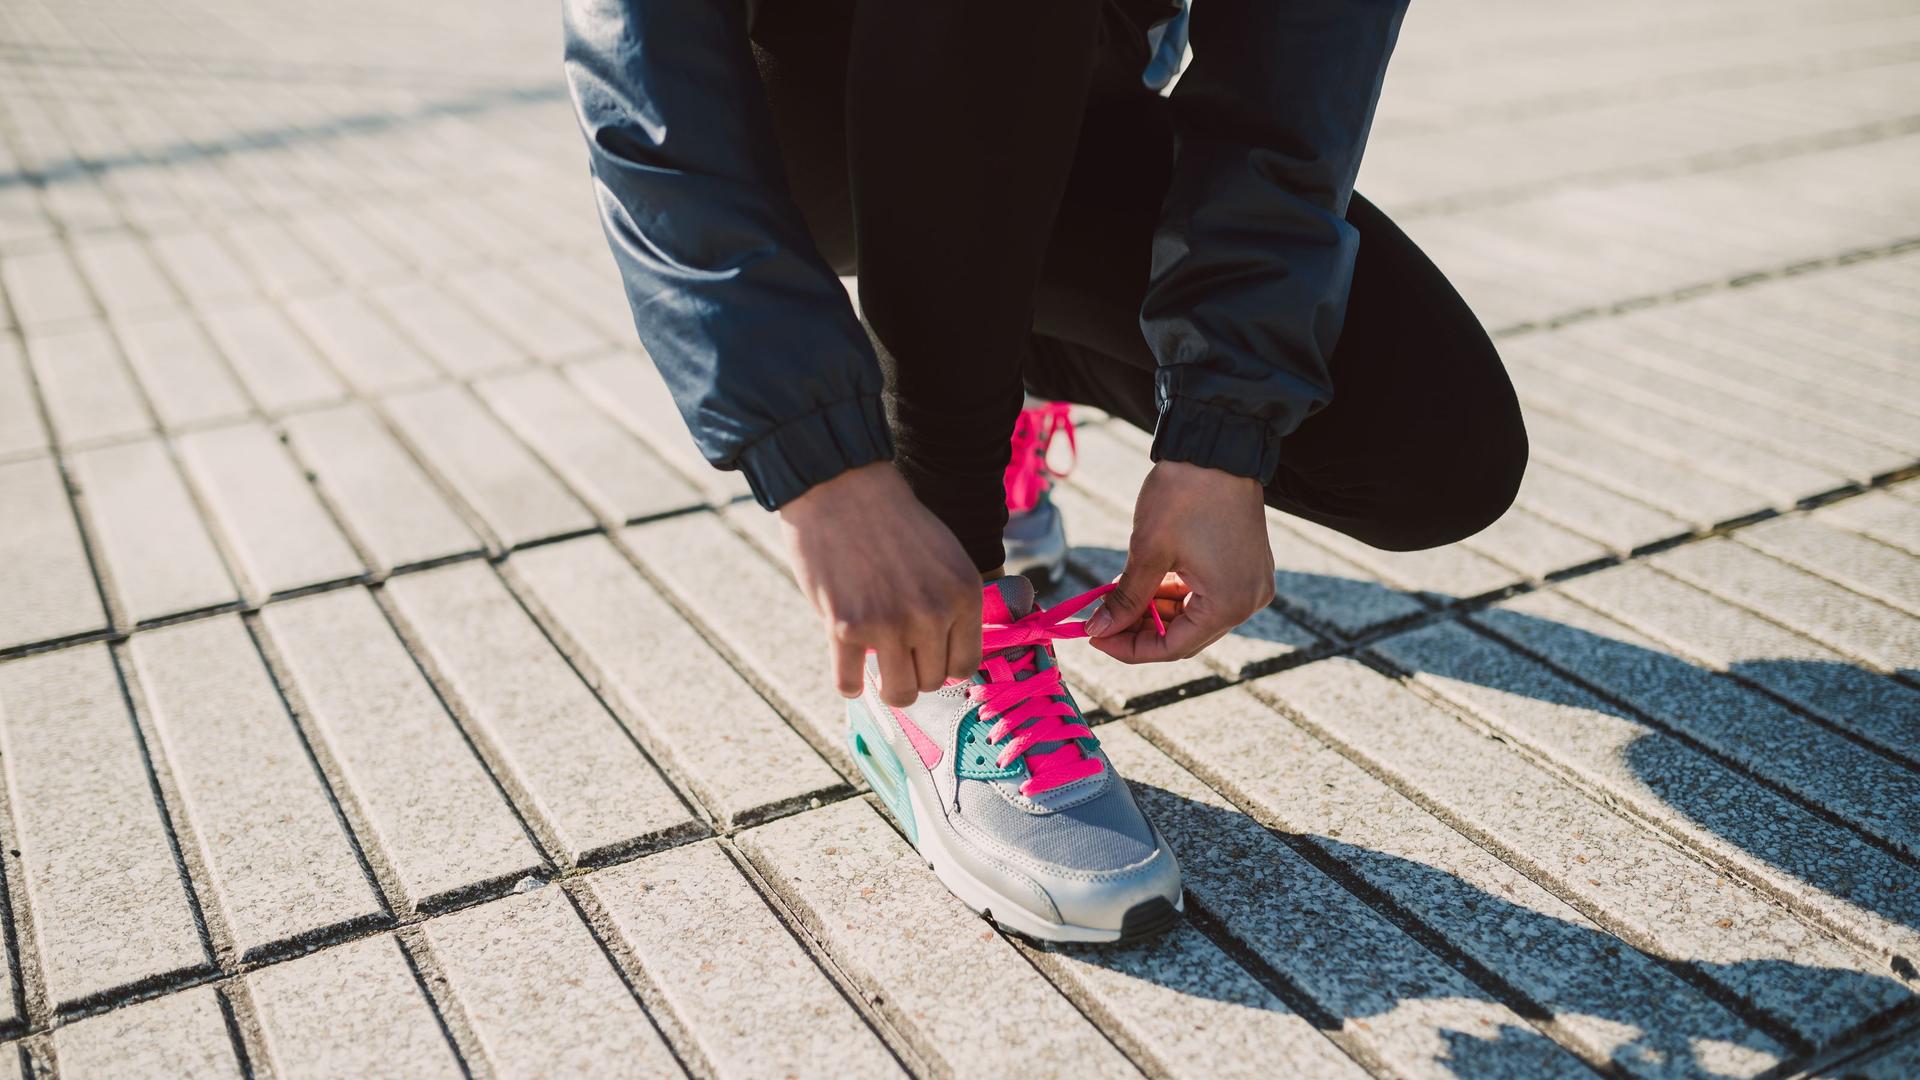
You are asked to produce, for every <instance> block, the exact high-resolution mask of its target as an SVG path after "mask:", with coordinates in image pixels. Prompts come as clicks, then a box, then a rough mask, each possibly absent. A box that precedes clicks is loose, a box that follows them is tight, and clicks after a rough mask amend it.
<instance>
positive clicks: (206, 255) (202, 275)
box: [148, 232, 254, 303]
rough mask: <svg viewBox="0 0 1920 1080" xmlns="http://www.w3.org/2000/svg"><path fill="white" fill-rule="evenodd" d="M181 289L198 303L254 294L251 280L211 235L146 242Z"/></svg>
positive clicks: (160, 237)
mask: <svg viewBox="0 0 1920 1080" xmlns="http://www.w3.org/2000/svg"><path fill="white" fill-rule="evenodd" d="M148 242H149V244H151V246H152V248H153V254H154V257H155V258H157V259H159V260H160V263H161V265H162V266H165V267H166V268H167V272H168V273H169V274H171V275H172V277H173V280H174V281H175V282H176V283H178V285H179V286H180V288H181V290H182V291H184V292H185V293H186V294H187V295H188V296H190V297H192V298H193V299H194V300H197V301H199V302H201V303H210V302H217V301H221V300H231V299H235V298H238V297H244V296H251V295H253V293H254V277H253V275H252V274H250V273H248V272H247V269H246V267H244V266H242V265H240V263H239V262H238V261H237V260H236V259H234V257H233V256H232V255H231V254H230V253H228V251H227V249H226V245H224V244H222V243H220V241H219V240H217V239H215V237H214V235H213V234H212V233H205V232H183V233H161V234H159V235H157V236H154V237H153V238H152V239H151V240H149V241H148Z"/></svg>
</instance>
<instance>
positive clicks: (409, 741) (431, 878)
mask: <svg viewBox="0 0 1920 1080" xmlns="http://www.w3.org/2000/svg"><path fill="white" fill-rule="evenodd" d="M261 621H262V622H263V623H265V625H266V628H267V632H268V633H269V634H270V635H271V637H272V640H273V643H274V645H275V648H276V651H277V652H278V654H279V656H280V657H281V659H282V661H283V663H284V664H285V666H286V669H287V672H288V674H289V678H290V680H291V682H292V688H293V689H294V690H296V691H297V692H298V694H299V701H300V703H301V706H302V708H303V710H304V714H305V718H306V721H307V724H308V726H309V728H310V729H311V731H312V732H314V733H315V734H316V735H317V736H318V738H319V741H320V742H321V743H322V744H323V745H324V748H325V750H326V751H327V753H328V754H329V756H330V757H331V759H332V761H333V762H334V763H335V768H336V769H337V770H338V775H339V777H340V778H341V779H342V780H343V781H344V788H345V790H344V791H341V792H339V795H340V798H341V800H342V801H343V802H348V801H350V802H352V803H354V804H356V805H357V807H358V808H359V811H360V815H361V818H362V819H363V820H364V822H365V824H364V825H363V826H362V827H361V830H360V831H361V833H362V835H363V836H365V837H366V838H367V839H368V840H369V841H370V842H371V843H372V844H373V845H375V846H377V848H378V853H377V855H374V856H373V857H375V858H376V859H383V860H384V861H385V863H386V864H387V865H388V866H390V867H391V868H392V872H393V875H394V877H395V879H397V880H398V881H399V883H400V886H401V888H402V889H403V890H404V892H405V897H406V902H407V903H408V904H409V905H410V906H411V907H412V908H413V909H414V910H420V909H422V908H429V909H430V908H434V907H437V906H441V905H443V904H445V903H446V902H449V901H452V900H456V899H458V898H460V897H462V896H465V895H469V894H471V893H472V892H474V891H475V890H477V889H482V888H486V887H489V886H492V885H497V884H499V883H501V882H507V881H514V880H518V879H519V878H520V877H522V876H524V875H525V874H528V873H531V872H533V871H535V870H536V869H538V868H539V867H540V865H541V863H542V859H541V857H540V853H539V852H538V851H537V850H535V849H534V847H533V844H532V843H531V842H530V841H529V840H528V839H527V835H526V833H525V831H524V830H523V829H522V828H521V826H520V822H519V820H518V819H516V818H515V817H514V815H513V811H512V810H511V809H510V808H509V807H508V806H507V804H506V802H505V801H504V800H503V799H502V798H501V796H500V792H499V790H498V789H497V788H496V787H495V786H494V782H493V780H492V778H491V777H490V776H488V774H487V770H486V768H485V766H483V765H482V764H481V763H480V760H479V759H478V758H476V757H475V756H474V752H473V749H472V748H471V747H470V746H469V745H468V744H467V741H466V738H465V736H463V735H462V734H461V731H460V728H459V727H458V726H457V725H456V724H455V723H454V721H453V719H452V717H450V716H448V715H447V711H446V709H445V707H444V706H442V705H441V704H440V700H439V698H438V697H436V696H435V695H434V692H433V689H432V687H431V686H429V685H428V684H427V681H426V679H425V678H424V677H423V676H422V675H421V674H420V670H419V668H418V667H416V666H415V664H414V661H413V658H412V657H411V656H409V655H408V654H407V651H406V648H405V646H404V645H402V644H401V643H400V640H399V639H398V638H396V637H395V636H394V633H393V630H392V628H391V627H389V626H388V625H387V621H386V618H385V616H383V615H382V614H381V613H380V609H379V607H378V606H377V605H376V604H375V603H374V601H373V599H372V597H371V596H369V595H368V594H367V593H366V592H364V591H362V590H360V589H339V590H336V591H333V592H327V593H321V594H319V595H316V596H310V597H304V598H302V599H298V600H291V601H288V602H286V603H283V604H274V605H272V606H271V607H268V608H267V609H266V610H265V611H264V612H262V615H261ZM370 854H371V853H370Z"/></svg>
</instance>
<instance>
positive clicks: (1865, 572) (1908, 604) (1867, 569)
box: [1735, 512, 1920, 615]
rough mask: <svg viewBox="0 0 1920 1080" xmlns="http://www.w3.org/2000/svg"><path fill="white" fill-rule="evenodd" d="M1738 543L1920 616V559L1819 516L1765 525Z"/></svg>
mask: <svg viewBox="0 0 1920 1080" xmlns="http://www.w3.org/2000/svg"><path fill="white" fill-rule="evenodd" d="M1914 516H1915V517H1916V518H1920V515H1914ZM1735 539H1737V540H1739V541H1740V543H1742V544H1745V545H1746V546H1748V547H1750V548H1753V549H1755V550H1757V551H1763V552H1765V553H1766V554H1768V555H1771V556H1773V557H1774V558H1776V559H1779V560H1781V561H1783V562H1790V563H1793V564H1794V565H1796V566H1798V567H1800V568H1801V569H1803V570H1808V571H1811V572H1813V573H1815V574H1818V575H1819V576H1821V577H1823V578H1826V579H1827V580H1828V581H1832V582H1837V583H1838V584H1841V585H1845V586H1846V587H1847V588H1849V589H1852V590H1853V591H1854V592H1857V593H1864V594H1865V595H1867V596H1871V597H1873V598H1874V599H1875V600H1878V601H1880V602H1881V603H1883V604H1890V605H1892V606H1893V607H1897V608H1899V609H1900V610H1902V611H1904V612H1906V613H1907V614H1909V615H1920V558H1915V557H1914V556H1913V555H1911V554H1909V553H1907V552H1903V551H1899V550H1897V549H1895V548H1892V547H1888V546H1887V545H1885V544H1882V543H1879V542H1878V541H1875V540H1871V539H1868V538H1867V537H1864V536H1861V535H1859V534H1858V533H1853V532H1848V531H1847V530H1845V529H1843V528H1840V527H1838V526H1837V525H1830V524H1828V523H1827V522H1826V520H1825V519H1824V518H1823V517H1822V515H1820V514H1819V513H1817V512H1816V513H1814V514H1811V515H1807V514H1795V515H1790V516H1787V517H1780V518H1775V519H1773V520H1772V521H1763V522H1760V523H1759V524H1757V525H1755V526H1753V527H1752V528H1749V529H1742V530H1740V532H1739V533H1738V534H1737V535H1736V537H1735Z"/></svg>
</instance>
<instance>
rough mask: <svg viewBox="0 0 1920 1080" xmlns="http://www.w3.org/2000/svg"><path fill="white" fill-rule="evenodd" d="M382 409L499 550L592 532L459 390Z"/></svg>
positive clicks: (587, 517) (417, 395)
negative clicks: (492, 537)
mask: <svg viewBox="0 0 1920 1080" xmlns="http://www.w3.org/2000/svg"><path fill="white" fill-rule="evenodd" d="M386 407H387V410H388V412H389V413H390V414H391V415H392V416H393V418H394V420H395V422H396V423H397V424H398V425H399V427H400V430H401V433H402V434H403V435H405V436H406V438H407V439H408V440H409V441H410V442H412V443H413V445H414V446H415V448H417V449H418V450H419V451H420V453H421V455H422V456H423V457H425V458H426V460H427V463H428V464H429V465H431V466H432V467H433V468H434V469H435V470H436V471H437V472H439V473H440V475H442V476H444V477H445V478H446V479H447V481H448V482H449V483H450V484H451V485H452V486H453V489H454V491H455V492H457V493H458V494H459V495H460V497H461V498H462V499H464V500H466V502H467V504H468V505H469V506H471V507H472V508H473V510H474V512H475V513H476V514H478V515H479V517H480V519H481V520H482V521H483V522H485V523H486V526H487V528H488V529H490V530H491V531H492V532H493V534H494V535H495V536H497V537H498V538H499V540H500V543H501V544H502V545H503V546H505V547H509V548H512V547H518V546H519V545H521V544H524V543H527V542H529V541H532V540H540V539H545V538H547V537H551V536H560V535H564V534H566V533H573V532H580V531H583V530H585V529H590V528H592V527H593V524H594V521H593V516H592V514H590V513H589V512H588V511H587V508H586V507H584V506H582V505H580V502H579V500H577V499H575V498H574V497H573V496H572V495H571V494H569V493H568V492H567V490H566V488H564V487H562V486H561V484H560V482H559V481H558V480H556V479H554V476H553V474H552V473H550V472H548V471H547V469H546V467H545V466H544V465H542V464H541V463H540V462H539V460H538V459H536V458H535V457H534V456H533V455H532V454H531V453H529V452H528V451H527V449H526V448H525V447H523V446H521V445H520V443H519V442H517V441H516V440H515V439H514V437H513V435H512V434H510V433H509V432H508V431H507V429H506V428H505V427H503V426H501V424H500V422H499V421H498V420H495V419H494V418H493V417H492V416H491V415H490V414H488V412H487V411H486V409H484V408H482V407H481V405H480V403H479V402H477V401H475V400H474V399H473V397H472V396H471V395H469V394H468V393H467V392H466V391H465V390H463V389H461V388H459V387H453V386H441V387H436V388H434V389H431V390H421V391H416V392H414V393H409V394H400V395H398V396H395V397H391V398H388V399H387V400H386Z"/></svg>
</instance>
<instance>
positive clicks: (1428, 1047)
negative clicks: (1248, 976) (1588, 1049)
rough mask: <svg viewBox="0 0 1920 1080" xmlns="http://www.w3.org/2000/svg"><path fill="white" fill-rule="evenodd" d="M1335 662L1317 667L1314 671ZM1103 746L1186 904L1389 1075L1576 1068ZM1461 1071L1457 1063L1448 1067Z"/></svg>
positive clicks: (1212, 815)
mask: <svg viewBox="0 0 1920 1080" xmlns="http://www.w3.org/2000/svg"><path fill="white" fill-rule="evenodd" d="M1326 663H1328V662H1322V663H1318V664H1309V665H1307V669H1314V668H1320V667H1324V666H1325V665H1326ZM1101 745H1102V747H1103V748H1105V749H1106V751H1107V754H1108V756H1109V757H1111V758H1112V759H1113V761H1114V763H1115V765H1116V766H1117V767H1118V768H1119V770H1120V773H1121V774H1122V775H1123V776H1126V777H1127V779H1128V781H1129V783H1131V784H1132V786H1133V791H1134V795H1135V797H1136V798H1137V799H1138V800H1139V802H1140V804H1141V806H1142V808H1143V809H1145V810H1146V811H1147V813H1148V814H1149V815H1150V816H1151V817H1152V818H1153V822H1154V824H1155V825H1156V826H1158V827H1159V829H1160V831H1161V833H1162V834H1163V835H1165V836H1166V838H1167V842H1168V843H1169V844H1171V845H1173V849H1174V852H1175V853H1176V854H1178V855H1179V856H1180V866H1181V871H1182V873H1183V874H1184V875H1185V878H1186V886H1187V890H1188V895H1189V897H1190V898H1191V899H1197V900H1198V901H1199V902H1200V904H1201V906H1202V907H1204V908H1205V909H1206V911H1207V913H1208V914H1209V915H1211V916H1213V917H1214V918H1215V919H1217V920H1218V921H1219V922H1220V924H1221V925H1222V926H1223V927H1224V928H1225V929H1226V931H1227V932H1228V933H1229V934H1231V935H1232V936H1233V937H1234V938H1236V939H1238V940H1239V941H1240V942H1241V943H1242V944H1244V945H1245V946H1246V947H1247V948H1248V949H1249V950H1250V951H1251V952H1252V953H1253V954H1254V955H1256V956H1258V957H1259V958H1260V959H1261V960H1262V961H1264V962H1265V963H1266V964H1268V965H1269V966H1271V967H1272V968H1273V969H1274V970H1275V971H1276V972H1277V973H1279V975H1280V976H1281V977H1282V978H1284V979H1286V980H1287V981H1288V982H1289V983H1291V984H1292V985H1293V986H1294V987H1295V988H1297V990H1298V991H1299V992H1300V993H1301V994H1302V995H1303V996H1304V997H1305V998H1306V999H1307V1000H1309V1001H1311V1002H1313V1004H1314V1005H1315V1006H1317V1007H1318V1008H1320V1009H1321V1010H1323V1011H1324V1012H1325V1013H1327V1014H1329V1015H1330V1016H1331V1017H1332V1018H1333V1019H1334V1020H1335V1021H1336V1022H1337V1023H1339V1024H1340V1033H1341V1035H1342V1037H1343V1040H1344V1041H1345V1042H1346V1043H1347V1045H1348V1046H1349V1047H1351V1048H1352V1049H1353V1050H1354V1051H1355V1052H1356V1053H1359V1054H1362V1055H1364V1056H1365V1057H1368V1058H1371V1059H1372V1060H1373V1063H1377V1069H1379V1070H1384V1071H1388V1072H1391V1073H1394V1074H1398V1075H1406V1076H1433V1077H1442V1076H1451V1075H1454V1071H1455V1069H1457V1068H1459V1067H1460V1065H1459V1064H1458V1063H1460V1062H1462V1061H1471V1062H1472V1063H1473V1065H1472V1068H1471V1070H1470V1071H1472V1072H1473V1073H1474V1074H1475V1075H1478V1076H1536V1075H1546V1074H1551V1073H1558V1072H1561V1071H1564V1070H1567V1069H1569V1068H1573V1067H1575V1066H1574V1065H1573V1059H1572V1058H1571V1057H1570V1056H1568V1055H1567V1054H1566V1052H1565V1051H1563V1050H1561V1049H1559V1048H1558V1047H1557V1046H1555V1045H1554V1044H1553V1043H1552V1042H1551V1041H1549V1040H1548V1039H1547V1038H1546V1037H1545V1036H1543V1035H1541V1034H1539V1033H1538V1032H1537V1031H1535V1030H1534V1029H1533V1028H1532V1027H1530V1026H1529V1025H1528V1024H1527V1023H1526V1021H1524V1020H1522V1019H1521V1018H1520V1017H1519V1016H1517V1015H1515V1014H1514V1013H1513V1012H1512V1011H1511V1010H1510V1009H1508V1008H1507V1007H1506V1006H1504V1005H1501V1004H1500V1003H1498V1002H1496V1001H1494V1000H1492V999H1490V998H1488V997H1487V996H1486V994H1485V993H1484V992H1482V991H1481V990H1480V989H1479V988H1478V987H1476V986H1475V985H1474V984H1473V983H1472V982H1470V981H1468V980H1467V978H1466V977H1465V976H1463V975H1461V974H1460V973H1459V972H1458V971H1455V970H1454V969H1453V968H1451V967H1449V966H1447V965H1446V964H1445V963H1443V962H1442V961H1441V960H1440V959H1439V958H1437V957H1435V956H1434V955H1433V954H1432V953H1430V952H1428V951H1427V950H1426V949H1425V948H1424V947H1422V946H1421V945H1420V944H1419V943H1418V942H1416V941H1415V940H1414V939H1413V938H1411V937H1409V936H1407V934H1405V933H1404V932H1403V931H1401V930H1400V929H1399V928H1398V927H1396V926H1394V925H1393V924H1392V923H1390V922H1388V921H1387V920H1386V919H1385V918H1383V917H1382V916H1381V915H1380V914H1378V913H1377V912H1375V911H1374V910H1373V909H1371V908H1369V907H1368V906H1367V905H1366V904H1364V903H1362V902H1361V901H1360V899H1359V898H1357V897H1355V896H1354V895H1353V894H1352V893H1350V892H1348V891H1346V890H1345V889H1343V888H1342V887H1341V886H1340V885H1339V884H1337V883H1336V882H1334V880H1333V879H1332V878H1329V877H1327V876H1326V875H1325V874H1323V873H1321V872H1320V871H1319V870H1317V869H1315V868H1314V867H1313V866H1312V864H1310V863H1308V862H1307V861H1306V860H1305V859H1304V858H1302V857H1301V856H1300V855H1298V854H1297V853H1295V852H1294V850H1293V849H1292V848H1290V847H1288V846H1287V845H1286V844H1284V843H1282V842H1281V841H1280V840H1279V839H1278V838H1277V837H1275V836H1273V835H1272V834H1271V833H1269V832H1267V831H1266V830H1265V829H1263V828H1261V827H1260V825H1259V824H1258V823H1256V822H1254V821H1253V820H1252V819H1250V818H1248V817H1247V816H1246V815H1244V814H1241V813H1240V812H1239V811H1237V810H1235V809H1233V808H1232V807H1231V806H1229V805H1228V804H1227V802H1226V801H1225V800H1224V799H1222V798H1221V797H1220V796H1219V795H1217V794H1215V793H1214V792H1213V791H1212V790H1211V789H1209V788H1208V787H1207V786H1206V785H1204V784H1202V783H1201V782H1200V781H1199V780H1198V779H1197V778H1195V777H1194V776H1193V775H1192V774H1191V773H1189V772H1187V771H1186V770H1185V769H1183V768H1181V767H1180V766H1178V765H1176V764H1175V763H1174V762H1173V761H1172V760H1171V759H1169V758H1168V757H1167V756H1166V755H1165V754H1162V753H1161V752H1160V751H1159V750H1157V749H1155V748H1154V747H1152V746H1151V745H1149V744H1148V743H1147V742H1146V741H1145V740H1144V739H1142V738H1141V737H1140V736H1139V735H1137V734H1135V733H1134V732H1132V731H1126V730H1115V731H1112V732H1111V733H1105V732H1103V733H1102V735H1101ZM1450 1063H1451V1064H1450Z"/></svg>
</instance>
